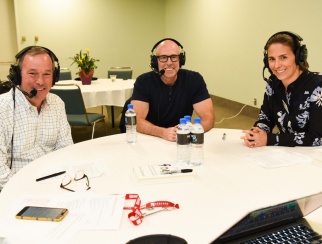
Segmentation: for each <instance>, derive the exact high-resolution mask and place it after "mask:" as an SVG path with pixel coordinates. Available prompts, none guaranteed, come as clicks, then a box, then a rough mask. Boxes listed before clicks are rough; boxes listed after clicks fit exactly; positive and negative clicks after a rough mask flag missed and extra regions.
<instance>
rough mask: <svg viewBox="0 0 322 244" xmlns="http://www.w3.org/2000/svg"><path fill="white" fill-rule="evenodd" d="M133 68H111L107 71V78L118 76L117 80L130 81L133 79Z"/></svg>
mask: <svg viewBox="0 0 322 244" xmlns="http://www.w3.org/2000/svg"><path fill="white" fill-rule="evenodd" d="M132 72H133V70H132V67H109V68H108V70H107V78H110V75H116V76H117V77H116V78H117V79H123V80H128V79H132Z"/></svg>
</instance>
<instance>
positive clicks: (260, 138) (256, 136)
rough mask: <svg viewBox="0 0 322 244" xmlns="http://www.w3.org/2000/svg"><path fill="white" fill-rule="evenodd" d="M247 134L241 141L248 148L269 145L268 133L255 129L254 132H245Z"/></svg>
mask: <svg viewBox="0 0 322 244" xmlns="http://www.w3.org/2000/svg"><path fill="white" fill-rule="evenodd" d="M243 133H245V135H244V136H242V137H241V139H243V140H244V143H245V145H246V146H247V147H262V146H266V145H267V133H266V132H265V131H263V130H261V129H260V128H258V127H253V129H252V130H243Z"/></svg>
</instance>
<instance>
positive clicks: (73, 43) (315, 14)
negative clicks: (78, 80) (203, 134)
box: [0, 0, 322, 106]
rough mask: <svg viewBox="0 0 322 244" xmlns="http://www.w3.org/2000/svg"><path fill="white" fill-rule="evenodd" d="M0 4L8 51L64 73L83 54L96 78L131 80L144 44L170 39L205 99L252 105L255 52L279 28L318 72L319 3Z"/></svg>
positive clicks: (70, 0)
mask: <svg viewBox="0 0 322 244" xmlns="http://www.w3.org/2000/svg"><path fill="white" fill-rule="evenodd" d="M2 1H5V2H12V1H14V3H15V11H16V18H17V19H16V21H17V40H18V48H17V47H16V46H15V44H13V45H14V47H13V49H16V50H18V49H21V48H23V47H25V46H28V45H34V44H38V45H43V46H46V47H48V48H50V49H52V50H53V51H54V52H55V53H56V55H57V56H58V57H59V59H60V64H61V66H62V67H70V66H69V65H70V63H71V60H68V57H70V56H72V55H74V54H75V53H76V52H78V51H79V50H80V49H82V48H90V49H91V54H92V56H94V57H95V58H99V59H101V62H100V63H98V69H97V70H96V71H95V76H97V77H106V72H107V68H108V67H109V66H122V65H126V66H128V65H129V66H132V67H133V68H134V77H137V76H138V75H139V74H141V73H143V72H146V71H149V67H148V65H149V55H150V50H151V48H152V46H153V45H154V44H155V42H157V41H158V40H159V39H161V38H164V37H172V38H175V39H177V40H178V41H179V42H181V44H182V45H183V46H184V49H185V51H186V53H187V62H186V65H185V66H184V68H187V69H192V70H196V71H199V72H200V73H201V74H202V75H203V76H204V78H205V80H206V82H207V85H208V88H209V91H210V93H211V94H213V95H216V96H220V97H224V98H227V99H230V100H234V101H237V102H240V103H244V104H249V105H253V99H254V98H256V99H257V100H258V105H257V106H259V105H260V104H261V102H262V97H263V93H264V88H265V82H264V81H263V79H262V68H263V61H262V59H263V47H264V44H265V43H266V41H267V39H268V38H269V37H270V36H271V35H272V34H274V33H275V32H277V31H281V30H290V31H293V32H296V33H298V34H299V35H300V36H302V37H303V39H304V43H305V44H307V47H308V50H309V58H308V61H309V63H310V69H311V70H312V71H322V58H321V57H322V55H321V54H322V47H321V43H322V32H321V27H320V25H321V24H320V23H322V15H321V14H320V10H321V9H322V1H320V0H309V1H303V0H261V1H258V0H198V1H197V0H55V1H52V0H0V13H1V11H3V10H2V4H3V2H2ZM1 18H2V17H1ZM22 35H25V36H26V38H27V41H26V42H22V41H21V36H22ZM36 35H37V36H39V41H38V42H35V41H34V36H36ZM11 49H12V47H11ZM71 68H72V71H73V75H74V76H75V74H74V73H75V72H76V67H75V66H72V67H71ZM267 75H268V74H267V73H266V76H267ZM0 78H1V76H0Z"/></svg>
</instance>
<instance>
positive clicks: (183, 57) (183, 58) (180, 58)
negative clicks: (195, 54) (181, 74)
mask: <svg viewBox="0 0 322 244" xmlns="http://www.w3.org/2000/svg"><path fill="white" fill-rule="evenodd" d="M179 61H180V68H181V66H182V65H185V63H186V54H185V52H184V53H180V56H179Z"/></svg>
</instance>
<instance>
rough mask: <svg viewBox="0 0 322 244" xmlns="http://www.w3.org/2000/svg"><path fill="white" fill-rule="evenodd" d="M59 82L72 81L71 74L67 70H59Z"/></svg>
mask: <svg viewBox="0 0 322 244" xmlns="http://www.w3.org/2000/svg"><path fill="white" fill-rule="evenodd" d="M59 80H72V72H71V71H70V70H69V69H67V68H60V75H59Z"/></svg>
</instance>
